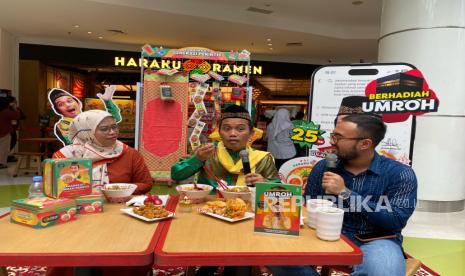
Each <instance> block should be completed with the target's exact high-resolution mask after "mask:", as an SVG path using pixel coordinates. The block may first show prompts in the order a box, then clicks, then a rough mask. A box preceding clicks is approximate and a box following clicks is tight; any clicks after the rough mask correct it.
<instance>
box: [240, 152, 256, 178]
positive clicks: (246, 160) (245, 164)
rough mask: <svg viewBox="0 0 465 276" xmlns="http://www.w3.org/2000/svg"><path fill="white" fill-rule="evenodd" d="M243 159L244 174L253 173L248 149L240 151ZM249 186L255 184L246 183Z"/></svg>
mask: <svg viewBox="0 0 465 276" xmlns="http://www.w3.org/2000/svg"><path fill="white" fill-rule="evenodd" d="M239 154H240V156H241V159H242V172H243V173H244V175H246V174H249V173H251V172H252V171H251V170H250V161H249V153H248V152H247V150H241V151H240V152H239ZM246 185H247V186H254V185H252V184H250V183H246Z"/></svg>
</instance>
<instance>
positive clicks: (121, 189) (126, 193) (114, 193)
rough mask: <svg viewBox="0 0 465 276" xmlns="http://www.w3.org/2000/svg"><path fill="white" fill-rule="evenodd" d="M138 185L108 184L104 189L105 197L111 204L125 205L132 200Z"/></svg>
mask: <svg viewBox="0 0 465 276" xmlns="http://www.w3.org/2000/svg"><path fill="white" fill-rule="evenodd" d="M136 189H137V185H135V184H129V183H112V184H106V185H105V186H103V188H102V192H103V195H104V196H105V198H106V199H107V201H108V202H110V203H123V202H126V201H128V200H129V199H130V198H131V195H132V193H134V191H135V190H136Z"/></svg>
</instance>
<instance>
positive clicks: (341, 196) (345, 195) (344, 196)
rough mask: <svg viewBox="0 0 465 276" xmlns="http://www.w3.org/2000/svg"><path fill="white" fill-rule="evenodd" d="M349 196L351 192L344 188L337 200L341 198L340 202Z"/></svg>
mask: <svg viewBox="0 0 465 276" xmlns="http://www.w3.org/2000/svg"><path fill="white" fill-rule="evenodd" d="M351 194H352V191H351V190H350V189H348V188H345V189H344V191H342V192H341V193H340V194H339V198H341V199H342V200H348V199H349V197H350V195H351Z"/></svg>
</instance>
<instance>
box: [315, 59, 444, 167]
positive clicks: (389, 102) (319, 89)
mask: <svg viewBox="0 0 465 276" xmlns="http://www.w3.org/2000/svg"><path fill="white" fill-rule="evenodd" d="M420 79H421V80H422V83H420ZM419 88H421V89H419ZM402 90H408V91H410V92H412V91H413V92H417V90H419V91H420V94H418V93H410V94H408V95H407V94H402V95H399V94H398V93H394V94H392V93H387V92H401V91H402ZM421 91H429V92H428V93H421ZM348 96H363V97H367V100H366V101H365V102H364V103H363V104H362V102H360V103H359V105H357V106H352V105H350V104H342V102H343V99H344V98H347V97H348ZM396 96H399V98H397V99H394V97H396ZM401 96H402V97H403V96H405V98H402V97H401ZM387 97H389V99H388V98H387ZM434 97H435V96H434V92H432V91H430V90H429V88H428V86H427V84H426V81H424V79H423V76H421V73H419V71H418V70H415V68H414V67H413V66H412V65H410V64H405V63H400V64H367V65H353V66H351V65H330V66H323V67H321V68H319V69H317V70H316V71H315V72H314V73H313V75H312V91H311V93H310V103H311V105H310V106H309V120H310V121H312V122H313V123H314V124H317V125H320V129H321V130H322V131H324V133H323V135H322V137H323V139H324V143H323V144H320V145H318V146H317V147H313V148H312V149H318V150H319V151H320V152H322V153H323V152H324V150H325V149H329V148H330V147H331V145H330V143H329V134H330V133H331V131H332V130H333V129H334V124H335V119H336V115H337V114H338V113H340V114H344V113H345V114H352V113H362V112H368V111H370V109H372V110H371V111H372V112H373V113H381V116H382V118H383V120H384V121H385V123H386V125H387V133H386V136H385V138H384V140H382V141H381V143H380V144H379V145H378V146H377V148H376V150H377V151H378V153H380V154H381V155H385V156H387V157H389V158H392V159H395V160H397V161H400V162H402V163H405V164H409V165H410V163H411V162H410V159H411V153H412V152H413V148H412V147H413V138H414V117H413V116H410V115H411V114H413V115H420V113H421V112H427V111H432V110H428V109H427V108H426V107H425V105H426V106H428V104H426V103H421V102H419V101H417V100H414V102H405V103H404V100H405V101H408V100H409V99H410V98H414V99H421V98H425V99H426V98H434ZM394 100H395V101H394ZM399 100H402V103H400V101H399ZM396 102H397V103H396ZM418 104H419V105H420V108H417V105H418ZM436 104H438V102H436V103H433V104H429V105H435V107H437V105H436ZM421 105H423V107H424V109H423V110H422V109H421V108H422V107H421ZM401 106H404V107H403V108H402V107H401ZM391 107H395V109H393V108H391ZM358 109H359V110H358ZM433 109H434V108H433ZM363 110H365V111H363ZM393 110H396V111H399V112H400V111H402V112H404V113H403V114H402V115H400V113H399V112H398V113H397V114H396V113H392V112H391V111H393ZM347 111H348V112H347ZM406 111H407V112H410V114H407V113H405V112H406ZM411 111H412V112H411ZM389 112H391V113H389ZM399 117H400V118H399ZM310 158H316V159H317V160H319V159H321V158H322V156H318V154H316V153H314V152H313V153H312V152H311V153H310Z"/></svg>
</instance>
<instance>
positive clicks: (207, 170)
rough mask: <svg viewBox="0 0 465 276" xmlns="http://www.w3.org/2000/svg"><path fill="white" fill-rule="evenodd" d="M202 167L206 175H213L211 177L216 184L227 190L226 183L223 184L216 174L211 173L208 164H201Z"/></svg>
mask: <svg viewBox="0 0 465 276" xmlns="http://www.w3.org/2000/svg"><path fill="white" fill-rule="evenodd" d="M203 169H204V170H205V172H206V173H207V174H208V175H210V176H211V177H213V179H215V182H216V183H217V184H218V186H220V187H221V188H223V189H224V190H227V189H228V187H227V185H225V184H224V183H223V180H221V179H220V178H219V177H218V176H216V175H215V174H214V173H213V171H212V169H211V168H210V166H208V165H206V164H205V165H204V166H203Z"/></svg>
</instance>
